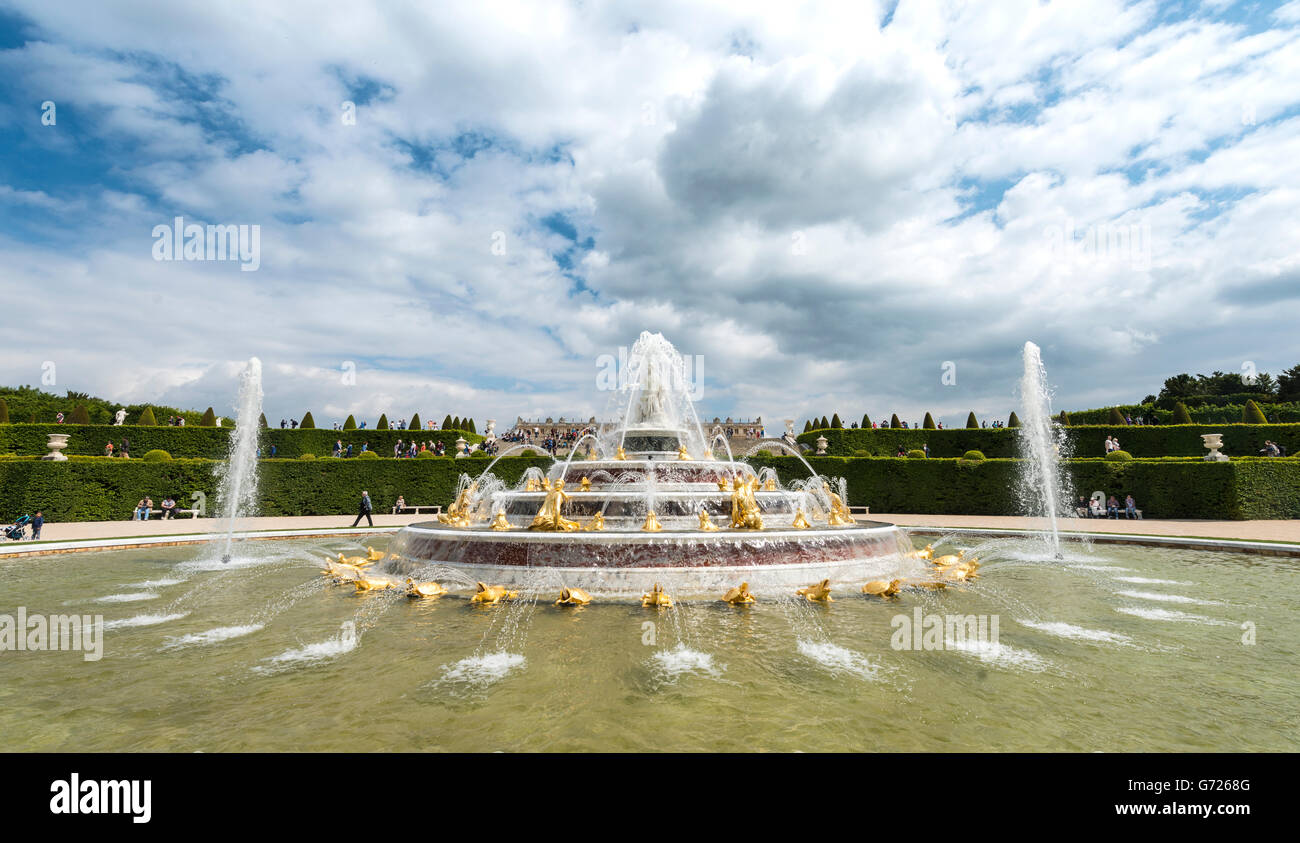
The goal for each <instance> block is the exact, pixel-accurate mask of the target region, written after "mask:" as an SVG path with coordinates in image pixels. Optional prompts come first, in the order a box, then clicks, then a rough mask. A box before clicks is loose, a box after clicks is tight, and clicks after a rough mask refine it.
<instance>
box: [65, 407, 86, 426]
mask: <svg viewBox="0 0 1300 843" xmlns="http://www.w3.org/2000/svg"><path fill="white" fill-rule="evenodd" d="M68 421H69V422H70V423H71V424H90V411H89V410H87V409H86V405H85V404H78V405H77V406H75V407H73V408H72V415H71V416H70V417H69V418H68Z"/></svg>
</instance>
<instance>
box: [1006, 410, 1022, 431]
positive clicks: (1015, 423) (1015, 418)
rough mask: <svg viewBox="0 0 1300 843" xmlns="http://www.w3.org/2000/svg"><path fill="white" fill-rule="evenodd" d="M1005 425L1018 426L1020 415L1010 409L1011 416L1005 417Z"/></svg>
mask: <svg viewBox="0 0 1300 843" xmlns="http://www.w3.org/2000/svg"><path fill="white" fill-rule="evenodd" d="M1007 427H1020V416H1017V415H1016V411H1015V410H1012V411H1011V417H1010V418H1008V419H1007Z"/></svg>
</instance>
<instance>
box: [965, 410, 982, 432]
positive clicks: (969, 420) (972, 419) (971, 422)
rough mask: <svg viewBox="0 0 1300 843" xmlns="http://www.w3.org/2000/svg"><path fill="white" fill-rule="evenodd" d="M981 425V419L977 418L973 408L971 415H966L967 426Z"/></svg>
mask: <svg viewBox="0 0 1300 843" xmlns="http://www.w3.org/2000/svg"><path fill="white" fill-rule="evenodd" d="M979 426H980V423H979V419H977V418H975V411H974V410H971V411H970V415H968V416H967V417H966V427H968V428H971V427H979Z"/></svg>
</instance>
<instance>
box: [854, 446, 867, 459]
mask: <svg viewBox="0 0 1300 843" xmlns="http://www.w3.org/2000/svg"><path fill="white" fill-rule="evenodd" d="M853 456H855V457H869V456H871V452H870V451H868V450H867V449H865V448H858V449H857V450H856V451H854V452H853Z"/></svg>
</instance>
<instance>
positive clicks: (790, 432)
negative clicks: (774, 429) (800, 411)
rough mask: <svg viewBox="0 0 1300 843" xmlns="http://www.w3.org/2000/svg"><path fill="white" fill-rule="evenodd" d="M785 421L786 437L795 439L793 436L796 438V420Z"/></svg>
mask: <svg viewBox="0 0 1300 843" xmlns="http://www.w3.org/2000/svg"><path fill="white" fill-rule="evenodd" d="M784 421H785V435H786V436H790V437H793V436H794V419H784Z"/></svg>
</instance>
